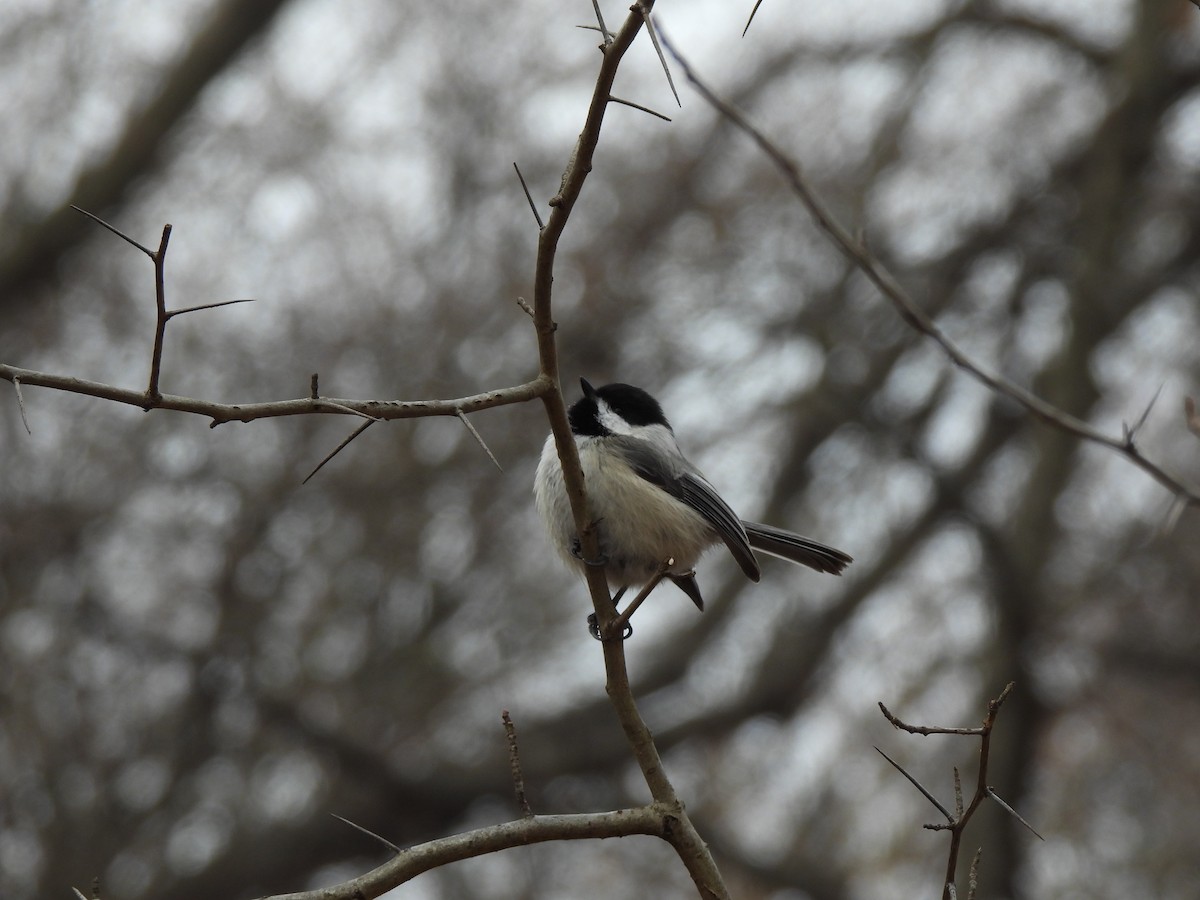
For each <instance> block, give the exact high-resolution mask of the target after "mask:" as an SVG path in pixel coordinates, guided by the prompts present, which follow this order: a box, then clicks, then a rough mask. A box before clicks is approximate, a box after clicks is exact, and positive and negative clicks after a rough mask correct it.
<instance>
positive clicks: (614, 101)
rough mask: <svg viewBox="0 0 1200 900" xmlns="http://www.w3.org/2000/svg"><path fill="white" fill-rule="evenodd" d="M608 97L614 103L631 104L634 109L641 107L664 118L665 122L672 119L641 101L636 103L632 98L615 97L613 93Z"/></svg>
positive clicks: (653, 114) (646, 111)
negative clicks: (643, 104)
mask: <svg viewBox="0 0 1200 900" xmlns="http://www.w3.org/2000/svg"><path fill="white" fill-rule="evenodd" d="M608 99H609V100H610V101H612V102H613V103H620V104H621V105H622V106H629V107H632V108H633V109H640V110H641V111H642V112H644V113H649V114H650V115H652V116H656V117H657V118H659V119H662V120H663V121H664V122H670V121H671V117H670V116H664V115H663V114H662V113H660V112H655V111H654V110H652V109H650V108H649V107H647V106H642V105H641V104H640V103H634V102H633V101H632V100H622V99H621V98H620V97H614V96H613V95H612V94H609V95H608Z"/></svg>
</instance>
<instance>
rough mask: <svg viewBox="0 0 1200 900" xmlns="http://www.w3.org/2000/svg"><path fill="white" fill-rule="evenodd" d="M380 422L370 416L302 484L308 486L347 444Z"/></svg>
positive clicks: (325, 401) (324, 401) (318, 464)
mask: <svg viewBox="0 0 1200 900" xmlns="http://www.w3.org/2000/svg"><path fill="white" fill-rule="evenodd" d="M321 402H322V403H328V402H329V401H327V400H322V401H321ZM334 405H335V406H336V405H337V404H334ZM350 411H351V412H354V410H350ZM378 421H379V420H378V419H372V418H370V416H368V417H367V421H366V422H363V423H362V424H361V425H359V426H358V428H356V429H355V430H354V433H353V434H351V435H350V437H348V438H346V439H345V440H344V441H342V442H341V443H340V444H338V445H337V447H336V448H334V451H333V452H332V453H330V454H329V455H328V456H326V457H325V458H324V459H323V460H321V461H320V462H319V463H317V467H316V468H315V469H313V470H312V471H311V472H309V473H308V475H307V476H306V477H305V479H304V480H303V481H302V482H300V483H301V484H308V482H309V479H310V478H312V477H313V476H314V475H316V474H317V473H318V472H320V471H321V469H323V468H325V463H327V462H329V461H330V460H331V459H333V458H334V457H335V456H337V455H338V454H339V453H341V452H342V450H343V449H344V448H345V446H346V445H347V444H349V443H350V442H351V441H352V440H354V439H355V438H356V437H358V436H359V435H360V434H362V433H363V432H364V431H366V430H367V429H368V428H370V427H371V426H372V425H374V424H375V423H376V422H378Z"/></svg>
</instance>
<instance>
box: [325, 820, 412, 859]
mask: <svg viewBox="0 0 1200 900" xmlns="http://www.w3.org/2000/svg"><path fill="white" fill-rule="evenodd" d="M330 815H331V816H333V817H334V818H335V819H337V820H338V821H339V822H344V823H346V824H347V825H349V826H350V827H351V828H353V829H354V830H355V831H361V832H362V833H363V834H365V835H366V836H367V837H371V838H374V839H375V840H377V841H379V843H381V844H383V846H385V847H387V848H388V849H389V850H391V851H392V853H393V854H399V853H400V852H401V851H400V848H399V847H397V846H396V845H395V844H393V843H392V842H391V841H389V840H388V839H387V838H385V837H380V836H379V835H377V834H376V833H375V832H373V831H371V830H370V829H369V828H363V827H362V826H361V825H359V824H357V823H355V822H351V821H350V820H349V819H346V818H343V817H342V816H339V815H338V814H337V813H330Z"/></svg>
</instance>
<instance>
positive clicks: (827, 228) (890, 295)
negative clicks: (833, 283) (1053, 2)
mask: <svg viewBox="0 0 1200 900" xmlns="http://www.w3.org/2000/svg"><path fill="white" fill-rule="evenodd" d="M1196 2H1197V3H1200V0H1196ZM662 42H663V44H664V45H665V46H666V48H667V51H668V52H669V53H670V54H671V56H673V57H674V58H675V61H676V62H677V63H678V64H679V66H680V68H681V69H682V70H683V74H684V77H686V78H687V80H688V81H689V82H691V84H692V86H693V87H694V88H695V89H696V91H697V92H698V93H699V94H700V96H701V97H703V98H704V99H705V100H706V101H707V102H708V104H709V105H710V106H712V107H713V109H715V110H716V111H717V112H718V113H720V114H721V115H722V116H723V117H724V118H726V119H728V120H729V122H731V123H732V124H733V125H734V126H735V127H737V128H738V129H739V130H740V131H742V132H744V133H745V134H746V135H747V136H748V137H749V138H750V139H751V140H752V141H754V143H755V144H756V145H758V147H759V149H760V150H762V152H763V153H764V154H765V155H766V157H767V158H768V159H769V160H770V161H771V162H772V163H773V164H774V165H775V167H776V168H777V169H778V170H779V171H780V173H781V174H782V175H783V177H784V180H785V181H786V182H787V184H788V186H789V187H790V188H791V191H792V193H793V194H795V195H796V197H797V198H798V199H799V200H800V202H801V204H803V206H804V207H805V209H807V210H808V212H809V214H810V215H811V216H812V217H813V220H814V221H815V222H816V223H817V225H818V226H819V227H820V228H821V230H822V231H824V232H825V234H826V235H828V237H829V238H830V239H831V240H832V241H833V243H834V244H835V245H836V246H837V248H838V249H839V250H841V251H842V253H843V254H844V255H845V256H846V258H847V259H849V260H850V262H851V263H853V264H854V265H855V266H856V267H857V268H858V269H859V270H860V271H861V272H862V273H863V274H864V275H865V276H866V277H867V279H868V280H869V281H870V282H871V283H872V284H873V285H874V286H875V288H876V289H877V290H878V291H879V292H880V293H881V294H882V295H883V296H884V297H885V298H886V299H887V300H888V301H889V302H890V303H891V304H892V305H893V306H894V307H895V308H896V311H897V312H898V313H899V314H900V317H901V318H902V319H903V320H904V321H905V322H906V323H907V324H908V325H910V326H911V327H912V328H914V329H916V330H917V331H918V332H920V333H921V334H923V335H925V336H926V337H928V338H929V339H930V340H932V341H933V342H934V343H936V344H937V345H938V347H939V348H941V350H942V352H943V353H944V354H945V355H946V356H947V357H948V358H949V359H950V361H951V362H953V363H954V364H955V365H956V366H958V367H959V368H960V369H962V370H963V371H965V372H967V373H968V374H969V375H971V377H973V378H975V379H976V380H977V381H979V382H980V383H982V384H983V385H984V386H986V387H987V388H989V389H990V390H992V391H994V392H995V393H997V394H1000V395H1001V396H1004V397H1007V398H1009V399H1010V400H1014V401H1016V402H1017V403H1019V404H1020V405H1021V406H1023V407H1024V408H1025V409H1026V410H1027V411H1028V412H1030V413H1032V414H1033V415H1034V416H1036V417H1037V418H1039V419H1041V420H1042V421H1043V422H1046V423H1047V424H1049V425H1052V426H1053V427H1055V428H1058V429H1060V430H1061V431H1064V432H1066V433H1068V434H1072V435H1074V436H1075V437H1078V438H1080V439H1082V440H1085V441H1089V442H1091V443H1093V444H1097V445H1099V446H1101V447H1107V448H1108V449H1110V450H1113V451H1115V452H1117V453H1119V454H1121V455H1122V456H1124V457H1125V458H1126V459H1128V460H1129V461H1130V462H1132V463H1133V464H1134V465H1136V466H1137V467H1138V468H1140V469H1141V470H1142V471H1143V472H1145V473H1147V474H1148V475H1149V476H1150V477H1151V478H1153V479H1154V480H1155V481H1157V482H1158V483H1159V484H1161V485H1162V486H1163V487H1165V488H1167V489H1168V490H1169V491H1171V492H1172V493H1173V494H1174V495H1175V497H1176V498H1177V499H1178V500H1179V501H1180V502H1182V503H1184V504H1186V505H1200V488H1198V487H1196V486H1193V485H1189V484H1185V483H1184V482H1183V481H1182V480H1181V479H1180V478H1179V477H1178V476H1176V475H1174V474H1172V473H1170V472H1168V471H1167V470H1166V469H1165V468H1163V467H1162V466H1161V465H1159V464H1158V463H1156V462H1154V461H1152V460H1150V459H1148V458H1146V457H1145V456H1143V455H1142V452H1141V450H1139V449H1138V446H1137V443H1136V441H1135V436H1136V431H1137V428H1136V427H1134V428H1129V427H1126V428H1125V429H1124V433H1123V434H1122V436H1121V437H1119V438H1118V437H1113V436H1111V435H1108V434H1105V433H1104V432H1102V431H1099V430H1098V429H1096V428H1093V427H1092V426H1091V425H1089V424H1088V423H1087V422H1085V421H1083V420H1082V419H1079V418H1077V417H1076V416H1073V415H1071V414H1070V413H1068V412H1066V411H1065V410H1062V409H1059V408H1058V407H1057V406H1055V405H1054V404H1052V403H1049V402H1047V401H1046V400H1043V399H1042V398H1041V397H1039V396H1038V395H1036V394H1034V393H1033V392H1032V391H1030V390H1029V389H1028V388H1025V387H1022V386H1021V385H1019V384H1017V383H1016V382H1013V381H1010V380H1008V379H1007V378H1004V377H1002V376H1001V375H998V374H996V373H994V372H990V371H988V370H987V369H985V368H984V367H983V366H981V365H980V364H978V363H976V362H975V361H974V360H973V359H971V357H970V356H968V355H967V354H966V353H965V352H963V350H961V349H960V348H959V347H958V345H957V344H955V343H954V342H953V341H952V340H950V338H949V337H948V336H947V335H946V333H945V332H944V331H942V329H941V328H939V327H938V325H937V323H936V322H934V320H933V319H932V317H930V316H929V314H928V313H926V312H925V311H924V310H923V309H922V308H921V307H920V305H919V304H918V303H917V302H916V300H915V299H914V298H913V297H912V295H910V294H909V293H908V292H907V291H906V290H905V289H904V288H903V287H901V286H900V283H899V282H898V281H897V280H896V278H895V276H893V275H892V273H891V272H890V271H888V269H887V268H886V267H885V266H884V265H883V263H882V262H880V261H879V259H877V258H876V257H875V255H874V254H872V253H871V251H870V249H869V248H868V247H867V245H866V243H865V242H864V241H863V240H862V239H861V238H858V237H855V236H854V235H853V234H851V233H850V231H849V230H848V229H846V227H845V226H843V225H842V224H841V222H839V221H838V219H837V218H836V217H835V216H834V215H833V213H832V211H831V210H830V208H829V206H828V204H826V203H825V201H824V200H823V199H822V198H821V197H820V196H819V195H818V194H817V193H816V191H814V190H813V187H812V185H810V184H809V182H808V180H807V179H806V178H805V177H804V175H803V173H802V172H801V170H800V166H799V165H798V164H797V163H795V162H794V161H793V160H792V159H791V158H790V157H788V156H787V154H785V153H784V152H783V150H782V149H781V148H780V147H779V146H778V145H776V144H775V143H774V142H773V141H771V139H770V138H768V137H767V136H766V135H765V134H763V133H762V131H760V130H759V129H758V128H757V127H755V126H754V125H753V124H752V123H751V122H750V120H749V119H747V118H746V117H745V116H744V115H743V114H742V113H741V111H739V110H738V109H737V108H736V107H734V106H733V105H732V104H730V103H729V102H727V101H726V100H724V99H722V98H721V97H719V96H718V95H717V94H716V93H715V92H714V91H713V89H712V88H710V87H709V86H708V85H707V84H706V83H705V82H703V81H702V80H701V79H700V78H699V76H697V75H696V73H695V71H694V70H693V69H692V67H691V66H690V65H689V64H688V62H687V60H685V59H684V58H683V57H682V56H681V55H680V54H679V52H678V51H677V50H676V49H675V48H674V46H672V44H671V42H670V41H669V40H668V39H667V37H666V35H662Z"/></svg>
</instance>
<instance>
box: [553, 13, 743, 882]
mask: <svg viewBox="0 0 1200 900" xmlns="http://www.w3.org/2000/svg"><path fill="white" fill-rule="evenodd" d="M653 6H654V0H637V2H636V3H634V5H633V6H632V7H631V8H630V13H629V15H628V16H627V17H626V19H625V21H624V23H623V24H622V25H621V27H620V29H619V30H618V31H617V32H616V33H615V34H612V35H611V39H609V40H606V41H605V42H604V43H603V44H602V45H601V46H600V52H601V54H602V55H603V60H602V61H601V64H600V71H599V74H598V75H597V77H596V84H595V87H594V89H593V91H592V99H591V101H590V103H589V105H588V111H587V117H586V119H585V121H584V125H583V130H582V131H581V132H580V134H579V138H578V140H577V141H576V143H575V148H574V150H573V151H572V153H571V158H570V160H569V161H568V163H567V167H566V170H565V171H564V172H563V176H562V184H561V185H560V187H559V190H558V193H556V194H555V195H554V196H553V197H552V198H551V199H550V208H551V211H550V216H549V218H548V219H547V221H546V224H545V227H543V228H541V229H540V230H539V232H538V244H537V262H536V264H535V271H534V283H533V322H534V330H535V331H536V334H537V342H538V360H539V369H540V373H539V379H541V380H543V381H544V382H547V383H548V389H547V391H546V392H545V393H543V394H542V402H543V404H544V405H545V409H546V416H547V418H548V419H549V421H550V430H551V433H552V434H553V436H554V442H555V447H556V449H557V450H558V458H559V463H560V464H561V465H562V470H563V482H564V485H565V488H566V492H567V497H568V499H569V501H570V504H571V513H572V515H573V516H574V519H575V527H576V529H577V531H578V533H579V542H580V550H581V552H582V553H583V556H584V558H585V559H597V558H599V556H600V543H599V540H598V538H597V535H596V529H595V527H594V524H593V522H592V519H591V514H590V513H589V511H588V499H587V494H586V493H585V490H584V483H583V472H582V470H581V469H580V466H579V453H578V451H577V449H576V447H575V439H574V436H573V435H572V434H571V426H570V423H569V422H568V421H567V409H566V404H565V402H564V400H563V394H562V387H561V385H560V379H559V370H558V349H557V344H556V341H555V331H556V329H557V327H558V326H557V325H556V323H555V322H554V319H553V316H552V313H551V298H552V293H553V284H554V262H555V258H556V256H557V253H558V241H559V238H560V237H561V236H562V233H563V229H564V228H565V227H566V224H567V220H568V218H569V217H570V215H571V210H572V209H573V208H574V206H575V202H576V200H578V199H579V195H580V192H581V191H582V189H583V183H584V181H585V180H586V179H587V176H588V173H590V172H591V170H592V157H593V154H594V153H595V149H596V146H597V143H598V142H599V139H600V128H601V125H602V124H603V122H604V113H605V110H606V109H607V107H608V103H609V102H610V98H611V96H612V85H613V81H614V79H615V78H616V74H617V68H618V66H619V65H620V62H621V59H622V57H623V56H624V55H625V52H626V51H627V50H628V49H629V47H630V45H631V44H632V43H633V40H634V38H635V37H636V36H637V34H638V32H639V31H640V30H641V29H642V27H644V25H645V24H646V22H647V19H648V17H649V15H650V11H651V9H652V8H653ZM584 568H585V570H586V574H585V577H586V578H587V584H588V590H589V592H590V594H591V598H592V605H593V607H594V608H595V611H596V619H597V624H598V627H599V629H600V633H601V634H606V635H607V634H612V631H611V625H612V621H613V619H614V618H615V617H616V609H615V607H614V606H613V604H612V601H611V599H610V596H609V592H608V583H607V580H606V579H605V576H604V572H603V570H602V569H601V568H599V567H597V566H585V567H584ZM602 647H603V648H604V667H605V671H606V673H607V676H608V680H607V684H606V689H607V691H608V695H609V698H610V700H611V702H612V704H613V708H614V709H615V711H616V713H617V718H618V719H619V721H620V723H621V728H622V729H623V730H624V732H625V736H626V739H627V740H628V742H629V745H630V747H631V748H632V750H633V753H634V756H635V758H636V759H637V763H638V767H639V768H640V769H641V772H642V777H643V778H644V779H645V781H646V785H647V787H648V788H649V789H650V793H651V795H652V796H653V797H654V799H655V800H656V801H657V802H659V803H661V804H663V806H665V807H666V808H668V809H669V810H671V813H670V827H668V828H667V829H666V833H665V834H664V835H663V836H664V837H665V838H666V839H667V840H668V841H669V842H670V843H671V845H672V847H674V848H675V851H676V853H677V854H678V856H679V858H680V860H681V861H682V862H683V864H684V865H685V867H686V868H687V870H688V874H689V875H690V876H691V878H692V881H693V883H694V884H695V885H696V888H697V890H698V891H699V892H700V895H701V896H703V897H710V898H727V897H728V896H729V890H728V888H726V886H725V884H724V882H723V880H722V879H721V874H720V872H719V871H718V869H717V866H716V862H715V861H714V860H713V858H712V854H711V853H710V852H709V850H708V848H707V846H706V845H705V843H704V841H703V840H702V839H701V838H700V835H699V833H698V832H697V831H696V829H695V826H694V825H693V824H692V822H691V820H690V819H689V818H688V815H687V812H686V811H685V810H684V808H683V804H682V803H680V801H679V798H678V796H677V795H676V793H675V788H674V786H673V785H672V784H671V782H670V780H669V779H668V778H667V775H666V773H665V771H664V770H663V765H662V760H661V759H660V757H659V754H658V748H657V747H655V745H654V739H653V736H652V735H651V733H650V729H649V728H648V727H647V726H646V723H645V722H644V721H643V720H642V717H641V714H640V713H639V712H638V709H637V703H636V701H635V700H634V698H633V692H632V691H631V690H630V687H629V673H628V671H627V669H626V666H625V650H624V647H623V645H622V642H621V641H620V640H605V641H604V642H603V643H602Z"/></svg>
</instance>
